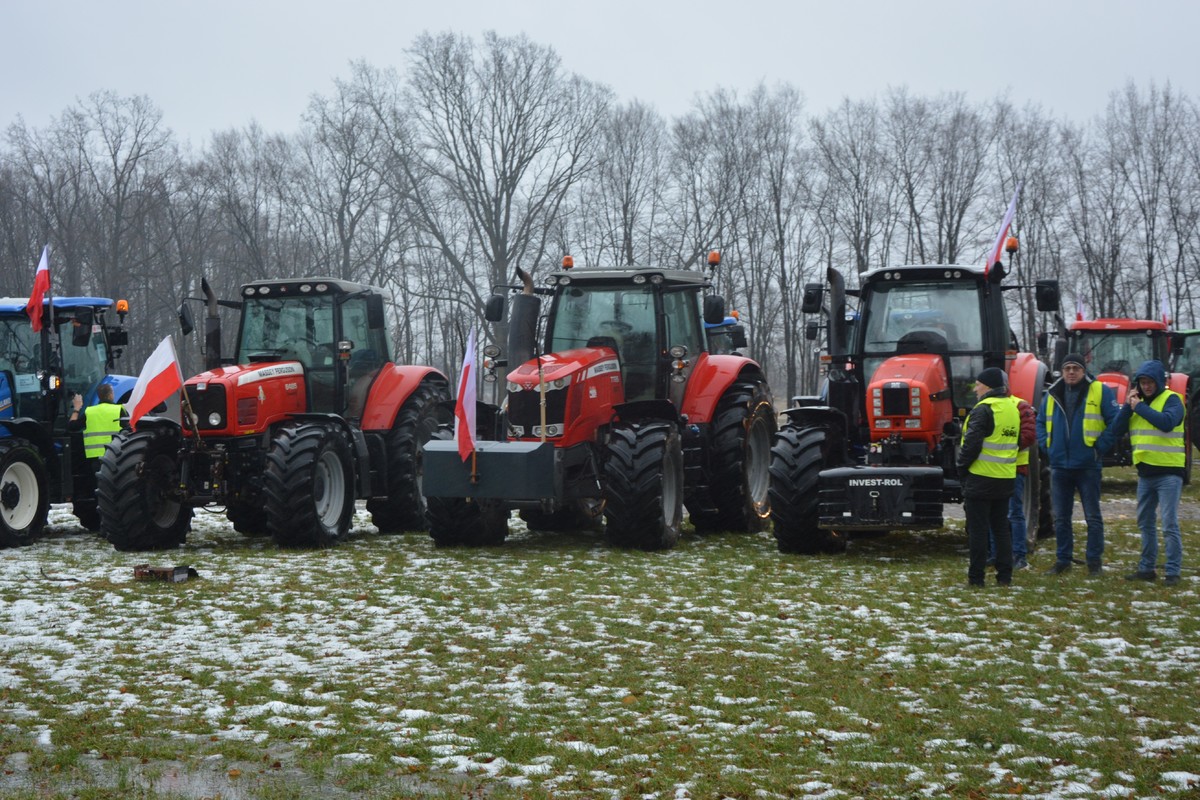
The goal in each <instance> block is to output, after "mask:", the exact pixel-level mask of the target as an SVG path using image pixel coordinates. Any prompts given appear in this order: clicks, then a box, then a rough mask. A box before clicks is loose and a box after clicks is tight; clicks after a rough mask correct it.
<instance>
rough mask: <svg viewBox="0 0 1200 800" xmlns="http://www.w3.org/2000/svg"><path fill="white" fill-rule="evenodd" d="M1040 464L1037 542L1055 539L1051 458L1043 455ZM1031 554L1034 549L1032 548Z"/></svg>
mask: <svg viewBox="0 0 1200 800" xmlns="http://www.w3.org/2000/svg"><path fill="white" fill-rule="evenodd" d="M1040 456H1041V457H1040V458H1039V464H1038V517H1037V528H1036V530H1037V541H1039V542H1040V541H1042V540H1043V539H1053V538H1054V503H1053V501H1052V500H1051V499H1050V458H1049V457H1048V456H1046V454H1045V453H1041V454H1040ZM1029 550H1030V552H1032V551H1033V547H1032V546H1030V548H1029Z"/></svg>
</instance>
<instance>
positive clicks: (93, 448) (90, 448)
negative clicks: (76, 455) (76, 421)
mask: <svg viewBox="0 0 1200 800" xmlns="http://www.w3.org/2000/svg"><path fill="white" fill-rule="evenodd" d="M124 411H125V407H124V406H119V405H117V404H116V403H97V404H96V405H94V406H91V407H89V408H88V409H87V413H86V414H85V415H84V420H85V424H84V426H83V455H84V457H85V458H99V457H100V456H102V455H104V446H105V445H106V444H108V443H109V442H111V441H112V438H113V437H114V436H116V435H117V434H118V433H120V432H121V414H122V413H123V412H124Z"/></svg>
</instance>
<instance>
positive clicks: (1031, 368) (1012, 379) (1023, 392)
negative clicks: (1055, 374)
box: [1008, 353, 1046, 407]
mask: <svg viewBox="0 0 1200 800" xmlns="http://www.w3.org/2000/svg"><path fill="white" fill-rule="evenodd" d="M1008 386H1009V390H1010V391H1011V392H1012V394H1013V395H1014V396H1015V397H1019V398H1021V399H1022V400H1024V401H1025V402H1027V403H1030V404H1032V405H1033V406H1034V407H1037V406H1038V405H1039V404H1040V403H1041V400H1042V391H1043V390H1044V389H1045V386H1046V365H1045V364H1044V363H1043V362H1041V361H1039V360H1038V357H1037V356H1035V355H1034V354H1033V353H1017V357H1016V359H1014V360H1013V362H1012V364H1010V365H1009V367H1008Z"/></svg>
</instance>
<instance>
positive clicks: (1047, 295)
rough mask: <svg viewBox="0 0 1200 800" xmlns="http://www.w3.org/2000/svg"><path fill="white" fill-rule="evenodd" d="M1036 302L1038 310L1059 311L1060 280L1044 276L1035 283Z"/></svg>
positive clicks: (1034, 294)
mask: <svg viewBox="0 0 1200 800" xmlns="http://www.w3.org/2000/svg"><path fill="white" fill-rule="evenodd" d="M1033 296H1034V302H1035V303H1036V304H1037V310H1038V311H1058V305H1059V296H1058V281H1057V280H1055V279H1054V278H1044V279H1042V280H1040V281H1036V282H1035V283H1034V284H1033Z"/></svg>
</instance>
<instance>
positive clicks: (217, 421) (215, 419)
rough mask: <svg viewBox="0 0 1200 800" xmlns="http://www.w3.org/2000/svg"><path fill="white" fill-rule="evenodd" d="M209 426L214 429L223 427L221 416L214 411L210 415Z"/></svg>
mask: <svg viewBox="0 0 1200 800" xmlns="http://www.w3.org/2000/svg"><path fill="white" fill-rule="evenodd" d="M208 424H209V425H211V426H212V427H214V428H219V427H221V415H220V414H219V413H218V412H216V411H214V412H212V413H211V414H209V415H208Z"/></svg>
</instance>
